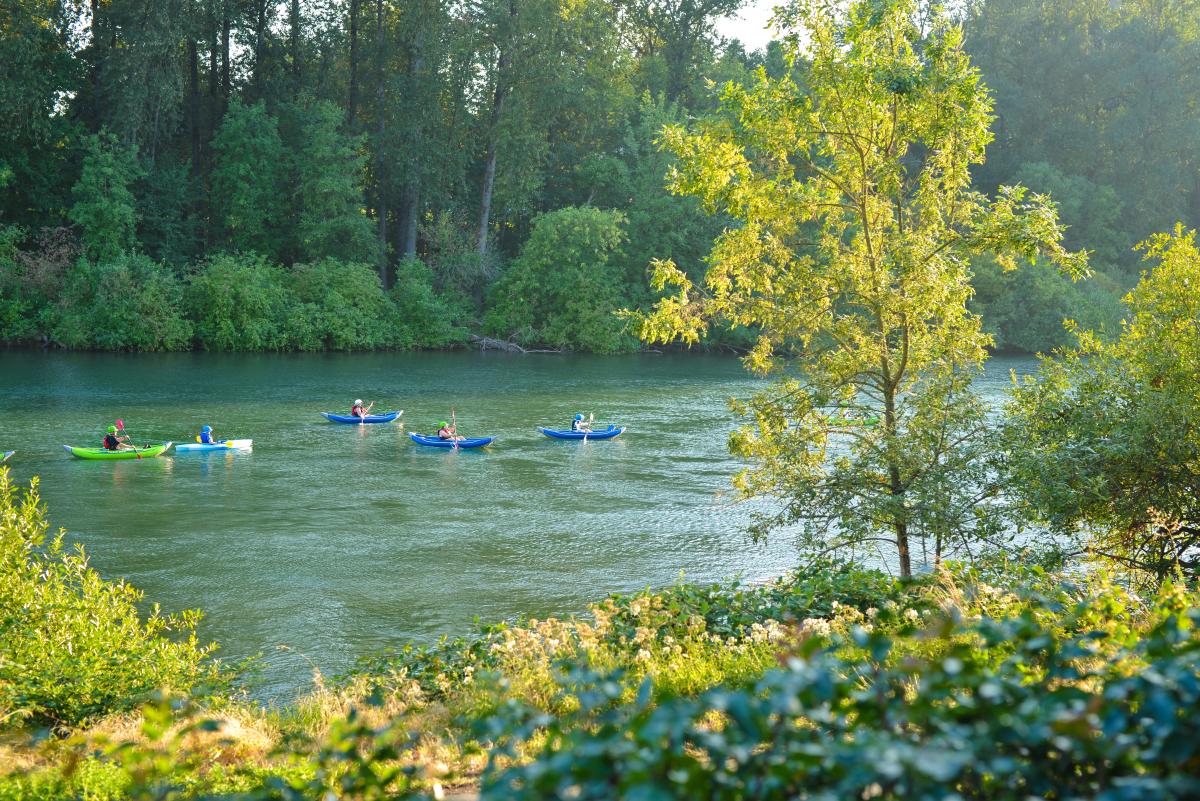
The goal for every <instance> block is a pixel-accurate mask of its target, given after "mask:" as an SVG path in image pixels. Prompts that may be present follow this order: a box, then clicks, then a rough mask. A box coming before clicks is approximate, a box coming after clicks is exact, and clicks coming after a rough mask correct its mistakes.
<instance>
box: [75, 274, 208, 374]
mask: <svg viewBox="0 0 1200 801" xmlns="http://www.w3.org/2000/svg"><path fill="white" fill-rule="evenodd" d="M182 308H183V287H182V285H181V284H180V282H179V279H178V278H176V276H175V274H174V272H173V271H171V270H170V269H169V268H167V267H164V266H163V265H161V264H159V263H158V262H155V261H153V260H152V259H150V258H149V257H148V256H144V255H141V254H126V255H122V256H118V257H116V258H114V259H112V260H110V261H107V262H101V263H96V262H92V261H89V260H88V259H80V260H79V262H78V263H77V264H75V266H73V267H72V268H71V269H70V270H68V271H67V274H66V277H65V281H64V285H63V289H62V294H61V296H60V297H59V309H58V313H57V314H56V315H55V321H54V324H53V327H52V330H51V335H52V337H53V338H54V340H55V341H57V342H59V343H61V344H63V345H65V346H66V347H69V348H82V349H96V350H141V351H172V350H184V349H186V348H188V347H189V346H190V344H191V340H192V324H191V323H190V322H189V321H188V320H187V319H185V318H184V317H183V314H182Z"/></svg>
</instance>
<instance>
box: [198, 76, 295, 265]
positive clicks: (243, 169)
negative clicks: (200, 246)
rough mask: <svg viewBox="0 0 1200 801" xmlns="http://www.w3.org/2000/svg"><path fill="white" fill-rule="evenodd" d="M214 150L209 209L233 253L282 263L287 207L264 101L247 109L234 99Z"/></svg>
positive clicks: (278, 146) (279, 149)
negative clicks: (241, 251) (260, 256)
mask: <svg viewBox="0 0 1200 801" xmlns="http://www.w3.org/2000/svg"><path fill="white" fill-rule="evenodd" d="M212 147H213V152H214V154H215V155H214V164H213V172H212V198H211V208H212V215H213V219H214V221H215V222H217V223H218V225H220V227H221V229H222V230H223V232H224V240H225V242H226V243H227V244H228V245H229V246H230V247H231V248H233V249H235V250H246V251H254V252H257V253H263V254H265V255H267V256H271V257H272V258H275V259H278V258H280V257H281V254H282V253H283V250H284V245H285V237H284V234H283V229H282V226H283V225H284V224H285V221H286V219H287V215H288V211H289V208H288V206H289V204H288V198H287V195H286V194H285V192H284V189H283V174H282V167H283V164H284V150H283V142H282V140H281V139H280V137H279V125H278V122H277V121H276V119H275V117H273V116H272V115H271V114H269V113H268V112H267V107H266V105H265V104H263V103H262V102H258V103H255V104H254V105H252V106H247V105H243V104H242V103H241V102H240V101H238V100H236V99H235V100H234V102H233V103H232V104H231V105H230V108H229V112H228V113H227V114H226V115H225V119H224V120H223V121H222V122H221V127H220V129H218V131H217V134H216V136H215V137H213V143H212Z"/></svg>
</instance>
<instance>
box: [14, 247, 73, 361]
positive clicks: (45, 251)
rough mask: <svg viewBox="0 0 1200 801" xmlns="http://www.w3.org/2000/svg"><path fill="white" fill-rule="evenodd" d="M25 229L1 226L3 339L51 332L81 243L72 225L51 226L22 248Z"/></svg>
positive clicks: (22, 338)
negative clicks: (69, 272) (75, 235)
mask: <svg viewBox="0 0 1200 801" xmlns="http://www.w3.org/2000/svg"><path fill="white" fill-rule="evenodd" d="M24 235H25V232H24V231H22V230H21V229H20V228H17V227H16V226H8V227H6V228H4V229H2V230H0V341H4V342H29V341H35V340H38V339H41V338H42V337H44V336H48V335H49V333H50V329H51V327H52V325H53V318H54V304H55V302H56V300H57V298H58V296H59V294H60V292H61V291H62V286H63V283H64V281H65V280H66V275H67V272H68V271H69V270H70V268H71V266H72V265H73V264H75V262H76V261H77V260H78V258H79V253H80V247H79V243H78V242H77V241H76V239H75V237H74V235H73V234H72V232H71V230H70V229H69V228H47V229H44V230H42V231H41V232H40V233H39V234H38V235H36V236H35V237H33V241H32V243H31V245H32V247H28V246H27V247H28V249H25V250H22V249H19V248H18V245H19V244H20V243H21V240H22V239H23V238H24Z"/></svg>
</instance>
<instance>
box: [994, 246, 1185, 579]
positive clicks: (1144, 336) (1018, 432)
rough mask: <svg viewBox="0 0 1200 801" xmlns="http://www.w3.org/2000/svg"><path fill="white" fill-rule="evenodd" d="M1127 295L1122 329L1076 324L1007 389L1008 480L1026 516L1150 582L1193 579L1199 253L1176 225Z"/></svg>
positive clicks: (1153, 249) (1152, 250) (1151, 250)
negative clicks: (1082, 538) (1059, 347)
mask: <svg viewBox="0 0 1200 801" xmlns="http://www.w3.org/2000/svg"><path fill="white" fill-rule="evenodd" d="M1142 248H1143V250H1144V251H1145V254H1146V258H1147V259H1148V260H1151V261H1153V262H1155V263H1156V266H1155V267H1154V268H1153V269H1152V270H1150V271H1149V272H1147V273H1146V274H1145V276H1144V277H1143V278H1142V280H1141V282H1140V283H1139V284H1138V285H1137V287H1136V288H1135V289H1134V290H1133V291H1132V292H1131V293H1130V294H1129V295H1128V297H1127V298H1126V302H1127V304H1128V306H1129V316H1128V317H1127V319H1126V321H1125V324H1124V326H1123V331H1122V333H1121V336H1120V337H1119V338H1118V339H1116V340H1115V341H1112V342H1107V341H1105V340H1104V339H1102V338H1101V337H1099V336H1097V335H1096V334H1095V333H1094V332H1085V331H1079V332H1078V336H1079V344H1078V345H1077V346H1076V347H1073V348H1069V349H1065V350H1063V351H1061V352H1060V353H1059V354H1057V355H1055V356H1053V357H1050V358H1046V359H1044V360H1043V362H1042V366H1041V370H1040V372H1039V374H1038V375H1037V376H1035V377H1032V378H1030V379H1028V380H1027V381H1026V382H1024V383H1022V384H1020V385H1019V386H1018V387H1017V388H1016V389H1015V392H1014V397H1013V401H1012V403H1011V404H1010V406H1009V409H1008V414H1009V420H1008V423H1007V426H1008V433H1007V439H1008V450H1009V454H1008V458H1009V460H1010V462H1011V468H1012V471H1013V473H1012V475H1013V479H1012V480H1013V485H1014V487H1015V488H1016V490H1017V492H1018V493H1019V494H1020V495H1021V496H1022V498H1023V499H1024V501H1025V503H1026V504H1027V507H1028V509H1029V511H1030V512H1031V513H1032V514H1033V515H1035V516H1036V517H1037V518H1039V519H1041V520H1044V521H1045V522H1047V523H1049V524H1050V525H1051V526H1052V527H1053V528H1054V529H1055V530H1058V531H1062V532H1064V533H1067V534H1074V533H1076V531H1077V529H1079V528H1080V527H1083V528H1084V529H1085V530H1091V531H1092V532H1093V533H1094V534H1093V538H1092V540H1091V546H1092V548H1093V549H1094V550H1095V552H1096V553H1097V554H1099V555H1102V556H1105V557H1108V558H1112V559H1115V560H1117V561H1118V562H1120V563H1122V564H1124V565H1126V566H1128V567H1129V568H1131V569H1132V570H1134V571H1146V572H1148V573H1149V574H1150V575H1151V576H1152V577H1153V580H1154V581H1160V580H1161V579H1162V578H1163V577H1164V576H1167V575H1170V574H1171V573H1172V572H1173V571H1175V570H1182V571H1183V572H1184V573H1185V575H1187V576H1189V577H1191V578H1194V577H1196V576H1200V561H1198V560H1197V549H1198V548H1200V503H1198V501H1197V499H1200V435H1198V434H1197V429H1196V421H1197V420H1200V393H1197V391H1196V388H1197V386H1200V301H1198V298H1200V295H1198V294H1197V288H1198V287H1200V251H1198V250H1197V248H1196V245H1195V232H1194V231H1184V230H1183V229H1182V228H1177V229H1176V230H1175V232H1174V233H1173V234H1170V235H1167V234H1159V235H1157V236H1155V237H1153V238H1151V239H1150V240H1148V241H1147V242H1146V243H1144V244H1143V246H1142Z"/></svg>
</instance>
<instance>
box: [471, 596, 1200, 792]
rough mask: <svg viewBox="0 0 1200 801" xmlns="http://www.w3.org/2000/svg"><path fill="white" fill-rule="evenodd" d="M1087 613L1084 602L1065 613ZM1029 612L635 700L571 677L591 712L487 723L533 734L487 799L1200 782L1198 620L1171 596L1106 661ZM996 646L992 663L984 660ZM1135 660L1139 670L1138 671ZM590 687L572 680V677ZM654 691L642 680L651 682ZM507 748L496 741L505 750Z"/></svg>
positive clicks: (797, 659) (858, 644)
mask: <svg viewBox="0 0 1200 801" xmlns="http://www.w3.org/2000/svg"><path fill="white" fill-rule="evenodd" d="M1059 613H1060V614H1061V615H1062V616H1063V617H1064V618H1066V619H1070V618H1072V617H1074V618H1077V619H1083V620H1087V619H1088V618H1089V617H1090V616H1091V608H1090V604H1089V603H1087V602H1083V603H1081V604H1079V605H1078V606H1077V607H1075V608H1067V609H1061V610H1059ZM1057 622H1058V621H1054V620H1050V621H1047V620H1045V619H1044V618H1041V617H1039V615H1038V614H1037V613H1036V612H1034V611H1032V610H1028V611H1025V612H1024V613H1021V614H1018V615H1014V616H1011V617H1008V616H1006V617H1001V618H996V619H992V618H986V617H985V618H984V619H983V620H982V621H980V622H979V623H976V624H971V625H966V626H960V625H958V624H956V622H955V621H953V620H951V619H947V620H944V621H942V622H940V623H935V624H934V625H933V626H931V627H930V629H929V630H928V631H927V632H924V633H923V634H921V635H919V636H923V637H925V638H926V639H928V638H930V637H936V638H939V639H940V638H946V637H956V638H957V637H961V638H963V639H962V640H961V641H959V642H958V643H954V641H953V640H951V643H952V644H951V645H950V647H948V648H946V649H945V650H942V651H939V652H934V653H932V654H924V655H921V656H915V657H914V656H911V655H910V656H902V655H903V654H905V653H906V652H907V649H908V646H910V645H913V644H916V642H914V640H916V639H917V638H916V637H914V636H913V635H912V634H907V633H904V632H898V633H889V632H887V631H886V630H881V628H875V630H871V628H858V629H856V630H854V631H852V632H849V633H848V634H847V635H845V637H844V639H842V640H840V642H841V643H842V644H844V646H845V647H847V648H849V649H850V650H851V651H852V655H843V654H842V653H839V652H838V650H837V648H838V641H836V640H835V648H834V649H832V650H821V649H820V648H819V646H818V642H819V641H810V642H809V643H806V644H802V645H801V646H800V648H799V651H798V653H797V654H796V655H795V656H794V657H793V658H792V659H790V660H789V661H788V663H787V666H786V667H785V668H784V669H782V670H778V671H773V672H770V673H768V674H767V675H766V676H764V677H763V678H762V680H761V681H759V682H757V683H756V684H754V685H753V686H751V687H746V688H740V687H736V686H735V687H721V688H717V689H714V690H712V691H710V692H707V693H705V694H704V695H702V696H701V697H699V698H696V699H691V698H667V699H666V700H662V699H659V698H656V697H655V695H654V693H652V692H649V691H646V692H642V693H640V694H639V696H638V698H637V700H636V701H635V702H634V703H626V702H624V698H623V697H621V696H617V695H615V689H616V687H617V685H616V684H615V682H613V681H611V680H606V677H604V676H597V677H595V678H593V679H592V680H591V681H587V680H586V676H583V677H581V676H575V677H573V678H572V683H571V685H570V690H569V691H570V692H571V693H573V694H575V695H577V697H578V698H579V699H580V701H581V704H582V705H583V708H584V711H586V712H588V713H590V715H591V717H592V720H593V721H594V723H593V724H592V725H589V726H585V727H579V726H575V725H570V722H569V721H565V720H563V719H562V718H554V717H549V716H545V715H539V714H536V713H534V714H530V715H526V716H521V715H520V714H519V713H514V714H510V716H508V717H507V719H506V720H504V722H502V723H499V724H497V725H495V726H494V728H493V730H495V731H499V730H503V729H505V728H507V729H508V730H510V731H511V730H512V729H516V730H517V731H518V732H520V733H521V734H523V735H524V736H526V737H528V736H530V735H533V734H534V733H535V732H537V736H538V742H543V743H545V745H544V746H543V747H542V748H541V749H540V752H539V753H538V754H537V755H536V756H535V758H534V759H533V760H532V762H531V763H529V764H523V765H515V766H511V767H509V766H507V765H506V761H505V760H504V759H503V758H502V757H501V756H499V755H498V756H497V757H495V758H494V759H493V762H492V765H493V767H492V768H491V769H490V770H489V771H488V773H487V774H486V775H485V777H484V782H483V791H482V796H483V797H484V798H487V799H496V800H497V801H499V799H506V800H507V799H513V800H515V799H535V798H546V797H553V796H557V795H559V794H562V793H563V790H564V788H570V796H571V797H573V798H578V799H595V801H601V799H611V798H614V797H619V798H630V797H643V798H663V799H672V798H680V799H684V798H688V799H690V798H696V797H698V796H701V795H703V796H704V797H705V798H717V799H742V798H746V797H749V796H753V797H756V798H764V799H789V798H804V797H829V798H864V797H865V798H881V799H897V800H898V799H905V801H918V800H920V799H930V800H931V801H932V799H944V798H946V794H947V792H948V791H949V790H950V788H953V791H954V792H955V793H957V794H958V795H960V796H961V797H968V798H978V799H993V800H995V801H1002V800H1003V801H1008V800H1011V801H1018V800H1020V801H1023V800H1024V799H1028V798H1031V797H1033V798H1040V797H1047V796H1051V795H1053V796H1059V795H1061V796H1063V797H1071V798H1080V799H1083V798H1092V799H1102V798H1121V797H1138V798H1145V799H1163V801H1165V800H1166V799H1170V798H1179V797H1184V796H1188V795H1192V794H1195V793H1197V792H1200V780H1198V779H1197V777H1196V774H1195V771H1193V770H1191V769H1190V767H1189V766H1191V765H1194V764H1195V763H1196V760H1198V759H1200V745H1198V743H1197V741H1196V740H1195V739H1194V738H1192V737H1190V736H1189V734H1188V732H1189V731H1190V727H1191V725H1192V722H1191V710H1192V709H1193V708H1194V706H1195V705H1196V704H1197V703H1200V681H1198V679H1200V641H1198V640H1197V639H1196V637H1195V636H1194V631H1195V627H1196V626H1197V625H1198V624H1200V614H1198V613H1197V612H1195V611H1194V610H1190V609H1187V608H1186V607H1185V608H1183V609H1179V608H1169V609H1166V610H1164V613H1163V614H1162V615H1161V617H1160V619H1159V620H1157V621H1156V624H1155V625H1153V626H1152V628H1150V630H1149V631H1148V632H1146V635H1145V637H1144V638H1140V639H1137V640H1136V641H1134V642H1130V643H1127V644H1124V646H1123V647H1122V648H1121V649H1119V650H1117V652H1116V653H1115V654H1114V656H1115V657H1116V658H1115V659H1113V660H1112V661H1110V660H1108V659H1097V649H1098V643H1099V642H1100V641H1102V638H1103V637H1104V632H1103V631H1102V630H1088V628H1087V627H1086V626H1084V627H1083V628H1084V630H1083V631H1081V632H1079V633H1074V632H1071V631H1070V630H1069V629H1068V630H1066V631H1064V630H1063V629H1062V628H1060V627H1059V626H1058V625H1056V623H1057ZM994 654H999V655H1001V656H1000V658H999V659H994V658H993V655H994ZM1131 663H1133V665H1136V666H1138V667H1139V668H1142V669H1131ZM581 683H582V685H583V686H582V689H581V688H580V684H581ZM647 690H649V687H647ZM507 753H512V751H502V752H501V754H507Z"/></svg>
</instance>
